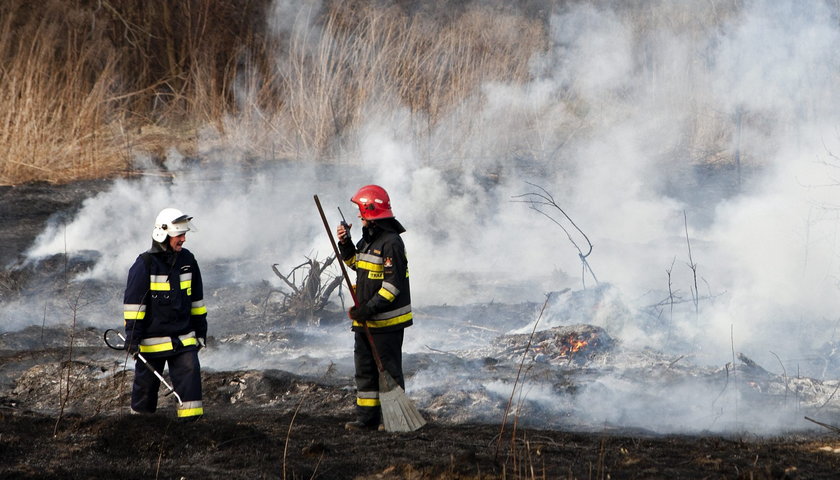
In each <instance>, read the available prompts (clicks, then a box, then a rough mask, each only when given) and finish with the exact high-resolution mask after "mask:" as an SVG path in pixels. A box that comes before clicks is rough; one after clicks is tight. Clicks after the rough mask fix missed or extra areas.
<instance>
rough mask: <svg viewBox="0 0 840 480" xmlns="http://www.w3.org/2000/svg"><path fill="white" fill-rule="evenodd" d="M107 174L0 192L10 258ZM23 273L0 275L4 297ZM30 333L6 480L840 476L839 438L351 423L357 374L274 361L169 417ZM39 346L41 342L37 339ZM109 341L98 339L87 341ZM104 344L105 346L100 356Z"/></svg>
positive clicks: (214, 375)
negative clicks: (332, 374)
mask: <svg viewBox="0 0 840 480" xmlns="http://www.w3.org/2000/svg"><path fill="white" fill-rule="evenodd" d="M103 186H104V184H101V183H99V184H97V183H92V184H77V185H74V186H67V187H61V188H59V187H55V186H45V185H32V186H18V187H3V188H2V189H0V198H2V200H3V203H2V205H0V214H2V215H0V234H2V240H3V243H4V244H5V245H9V246H11V247H12V248H11V249H6V250H4V252H3V256H2V258H0V260H2V261H3V264H5V265H8V264H9V262H11V261H14V260H15V258H16V255H18V254H19V253H20V252H22V251H23V250H24V248H25V247H26V246H27V245H28V244H29V243H31V241H32V239H33V238H34V236H35V235H36V234H37V233H38V232H39V231H40V230H41V229H42V228H43V225H44V222H45V221H46V219H47V217H48V216H49V215H50V214H52V213H55V212H62V211H70V210H72V208H74V207H75V206H77V205H78V204H79V202H80V201H81V200H82V199H83V198H85V197H86V196H89V195H91V194H93V193H95V192H96V191H98V190H100V189H101V188H103ZM18 280H19V278H18V277H17V276H16V275H11V274H9V273H8V271H6V272H5V273H4V276H2V277H0V290H2V292H0V293H2V295H0V302H4V301H7V299H8V298H9V296H13V295H15V291H16V285H17V281H18ZM75 335H76V342H77V345H78V347H77V348H76V350H74V351H73V352H72V354H71V352H68V350H67V347H66V346H64V345H62V344H61V343H60V342H57V343H56V342H54V343H51V342H50V339H51V338H55V339H66V338H67V336H68V335H67V332H60V331H58V332H51V333H50V335H48V336H45V333H44V331H43V329H41V330H40V331H39V329H38V327H31V329H30V331H26V332H7V333H4V334H2V335H0V478H3V479H39V478H41V479H46V478H50V479H53V478H61V479H77V478H78V479H109V480H110V479H114V478H120V479H123V480H128V479H134V478H138V479H139V478H142V479H144V480H147V479H151V478H161V479H202V480H208V479H216V478H218V479H222V478H224V479H230V478H243V479H245V478H247V479H255V478H282V479H310V478H319V479H408V478H411V479H526V478H528V479H530V478H540V479H560V478H568V479H607V478H610V479H619V478H628V479H629V478H632V479H637V478H645V479H648V478H680V479H695V478H696V479H705V478H732V479H736V478H743V479H779V478H791V479H793V478H801V479H823V478H824V479H829V478H837V477H838V474H837V472H838V471H840V433H838V432H837V431H834V430H832V429H830V428H825V429H822V430H820V429H817V430H815V431H814V432H812V433H798V434H788V435H785V436H782V437H778V438H766V437H764V438H761V437H755V436H752V435H750V434H749V433H743V434H740V435H736V436H729V437H722V436H716V435H710V436H704V435H695V436H663V435H656V434H651V433H649V432H645V431H631V430H626V429H623V430H616V429H613V428H609V427H606V426H604V427H602V428H597V427H594V428H589V429H587V430H586V431H581V430H576V431H571V430H557V429H554V430H543V429H539V428H527V429H524V428H517V425H516V419H515V418H514V417H509V418H508V422H507V423H506V425H505V426H504V428H502V426H501V422H502V416H501V415H500V416H499V418H498V421H496V422H489V423H482V424H478V423H463V422H456V421H453V420H452V419H451V418H446V417H445V416H438V415H436V414H435V413H434V412H429V411H423V410H422V409H421V413H423V414H424V416H425V417H426V418H427V420H428V421H429V423H428V424H427V425H426V426H424V427H423V428H422V429H420V430H418V431H416V432H412V433H390V432H361V433H359V432H348V431H346V430H345V429H344V427H343V425H344V423H345V422H346V421H348V420H350V419H351V418H352V405H353V402H354V397H353V391H352V388H349V387H348V384H349V383H350V382H351V381H352V379H348V378H338V379H336V378H320V379H319V378H308V377H301V376H298V375H294V374H292V373H288V372H284V371H280V370H265V371H227V372H219V371H206V372H203V376H204V391H205V399H204V400H205V409H206V415H205V416H204V417H203V418H202V419H201V420H199V421H197V422H194V423H180V422H178V421H177V420H176V418H175V412H174V405H173V400H172V399H171V397H164V396H161V399H160V404H161V409H160V410H159V411H158V413H156V414H154V415H149V416H137V415H129V414H128V413H127V405H128V393H129V384H130V381H131V375H132V372H131V367H130V366H129V367H128V368H126V367H125V363H124V362H123V363H120V358H119V355H120V354H118V353H115V352H113V351H108V350H107V349H105V348H102V347H101V338H100V336H99V335H100V333H99V332H96V331H93V330H83V329H82V330H80V331H79V332H76V334H75ZM35 340H37V341H35ZM97 344H100V346H99V347H96V348H94V347H93V345H97ZM103 351H104V353H103ZM409 381H410V379H409Z"/></svg>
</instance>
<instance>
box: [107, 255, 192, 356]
mask: <svg viewBox="0 0 840 480" xmlns="http://www.w3.org/2000/svg"><path fill="white" fill-rule="evenodd" d="M123 317H124V318H125V333H126V341H127V343H128V344H131V343H134V344H139V346H140V353H142V354H144V355H146V354H150V356H152V357H154V356H156V355H161V356H165V355H166V354H169V353H172V352H173V351H175V350H179V349H181V348H190V349H195V348H198V342H197V338H201V339H204V338H206V337H207V307H206V306H205V305H204V287H203V284H202V282H201V272H200V271H199V269H198V264H197V263H196V261H195V257H194V256H193V254H192V253H191V252H190V251H189V250H187V249H186V248H184V249H182V250H181V251H180V252H173V251H164V250H162V249H161V248H160V246H159V245H158V244H153V245H152V248H150V249H149V250H148V251H146V252H144V253H142V254H140V255H139V256H138V257H137V260H135V262H134V265H132V266H131V269H130V270H129V271H128V282H127V285H126V289H125V297H124V299H123Z"/></svg>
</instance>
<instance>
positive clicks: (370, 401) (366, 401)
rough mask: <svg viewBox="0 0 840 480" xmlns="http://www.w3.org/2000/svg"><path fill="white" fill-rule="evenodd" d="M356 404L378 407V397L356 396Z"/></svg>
mask: <svg viewBox="0 0 840 480" xmlns="http://www.w3.org/2000/svg"><path fill="white" fill-rule="evenodd" d="M356 405H358V406H360V407H378V406H379V405H380V404H379V399H378V398H358V397H357V398H356Z"/></svg>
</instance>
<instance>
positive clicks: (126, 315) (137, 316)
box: [123, 310, 146, 320]
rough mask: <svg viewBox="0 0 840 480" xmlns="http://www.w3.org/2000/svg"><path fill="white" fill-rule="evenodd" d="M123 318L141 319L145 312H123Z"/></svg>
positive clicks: (144, 316)
mask: <svg viewBox="0 0 840 480" xmlns="http://www.w3.org/2000/svg"><path fill="white" fill-rule="evenodd" d="M123 318H124V319H125V320H143V319H145V318H146V312H138V311H136V310H132V311H125V312H123Z"/></svg>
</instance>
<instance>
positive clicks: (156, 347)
mask: <svg viewBox="0 0 840 480" xmlns="http://www.w3.org/2000/svg"><path fill="white" fill-rule="evenodd" d="M178 338H179V339H180V340H181V345H183V346H185V347H187V346H190V345H198V340H197V339H196V338H195V332H190V333H188V334H186V335H181V336H180V337H178ZM155 342H158V343H155ZM174 348H175V346H174V345H172V341H171V340H169V337H151V338H144V339H143V340H141V341H140V353H157V352H166V351H169V350H173V349H174Z"/></svg>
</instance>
